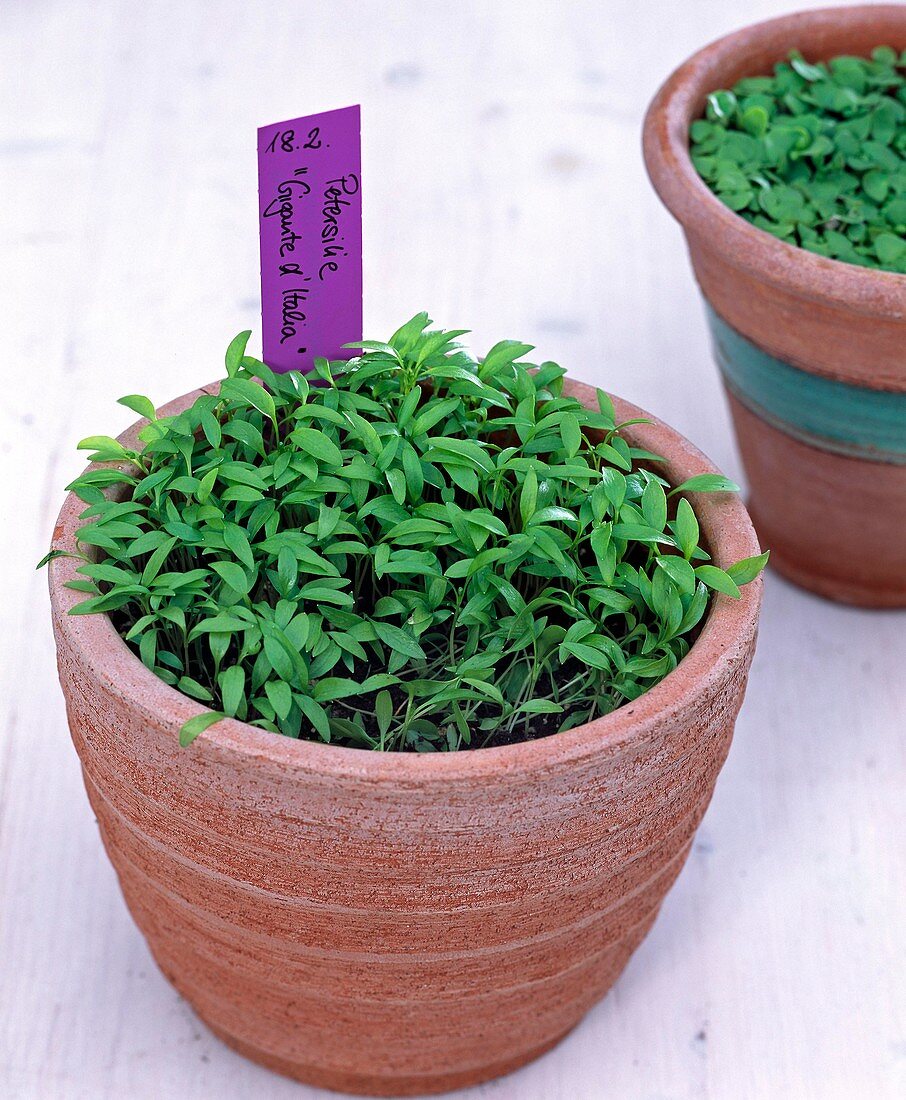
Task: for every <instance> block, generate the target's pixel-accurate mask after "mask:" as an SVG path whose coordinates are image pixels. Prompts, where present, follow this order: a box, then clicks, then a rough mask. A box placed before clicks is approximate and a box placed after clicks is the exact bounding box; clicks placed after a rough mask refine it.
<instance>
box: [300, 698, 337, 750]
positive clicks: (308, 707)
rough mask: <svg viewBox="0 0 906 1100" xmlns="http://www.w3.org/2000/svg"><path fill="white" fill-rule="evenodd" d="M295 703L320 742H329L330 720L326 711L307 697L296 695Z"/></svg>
mask: <svg viewBox="0 0 906 1100" xmlns="http://www.w3.org/2000/svg"><path fill="white" fill-rule="evenodd" d="M296 702H297V703H298V704H299V709H300V710H301V711H302V713H303V714H304V715H305V717H306V718H307V719H308V720H309V722H311V724H312V725H313V726H314V728H315V730H316V731H317V732H318V734H319V736H320V738H321V740H322V741H330V718H329V716H328V714H327V711H326V710H325V709H324V708H323V707H322V706H321V704H320V703H316V702H315V700H314V699H311V698H310V697H309V696H307V695H297V696H296Z"/></svg>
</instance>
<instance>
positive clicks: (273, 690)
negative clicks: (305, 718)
mask: <svg viewBox="0 0 906 1100" xmlns="http://www.w3.org/2000/svg"><path fill="white" fill-rule="evenodd" d="M264 694H265V695H266V696H267V698H268V701H269V702H270V705H271V706H272V707H273V708H274V713H275V714H276V715H277V717H278V718H282V719H284V720H285V719H287V718H288V717H289V712H290V711H291V710H292V707H293V693H292V689H291V688H290V686H289V684H287V683H285V682H284V681H283V680H268V681H267V683H266V684H265V685H264Z"/></svg>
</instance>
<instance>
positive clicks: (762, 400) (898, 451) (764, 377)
mask: <svg viewBox="0 0 906 1100" xmlns="http://www.w3.org/2000/svg"><path fill="white" fill-rule="evenodd" d="M706 313H707V316H708V324H709V326H710V328H711V337H712V341H713V346H714V356H715V358H716V359H717V364H718V366H719V367H720V369H721V372H722V374H723V376H724V381H725V382H726V385H727V389H729V390H730V392H731V393H732V394H733V396H734V397H736V398H737V399H738V400H739V401H740V402H741V403H742V404H743V405H746V406H747V407H748V408H749V409H751V411H752V412H754V413H757V414H758V415H759V416H760V417H762V418H763V419H764V420H766V421H767V422H768V423H769V424H772V425H773V426H774V427H775V428H778V429H779V430H780V431H784V432H786V433H787V434H788V435H792V436H794V437H796V438H797V439H800V440H801V441H802V442H803V443H807V444H809V445H810V446H813V447H822V448H824V450H828V451H834V452H836V453H838V454H844V455H848V456H849V457H851V458H864V459H869V460H871V461H873V462H894V463H901V464H906V393H893V392H890V391H888V390H871V389H868V388H867V387H864V386H851V385H849V384H848V383H846V382H836V381H834V380H833V379H831V378H823V377H821V376H820V375H817V374H810V373H809V372H808V371H804V370H800V369H799V368H798V367H794V366H792V365H791V364H790V363H785V362H783V360H781V359H775V358H774V356H773V355H769V354H768V353H767V352H766V351H762V350H761V348H759V347H758V346H757V345H755V344H753V343H752V342H751V341H750V340H748V339H747V338H746V337H745V336H742V335H740V333H738V332H737V331H736V330H735V329H733V328H731V327H730V326H729V325H728V324H727V323H726V321H724V320H722V319H721V318H720V317H718V316H717V314H716V313H715V312H714V310H713V309H712V308H711V307H710V306H707V308H706ZM903 354H904V360H906V348H904V352H903Z"/></svg>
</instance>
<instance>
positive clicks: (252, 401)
mask: <svg viewBox="0 0 906 1100" xmlns="http://www.w3.org/2000/svg"><path fill="white" fill-rule="evenodd" d="M220 396H221V397H224V398H233V399H234V400H237V401H239V402H240V403H242V404H244V405H248V406H250V407H251V408H253V409H257V410H258V411H259V412H260V413H263V414H264V415H265V416H266V417H268V419H270V420H273V421H275V422H276V419H277V411H276V408H275V406H274V399H273V397H271V395H270V394H269V393H268V392H267V390H266V389H265V388H264V387H263V386H259V385H258V383H257V382H251V381H249V379H247V378H233V377H230V378H228V379H227V380H226V381H225V382H224V383H223V385H222V386H221V387H220Z"/></svg>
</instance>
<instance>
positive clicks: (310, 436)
mask: <svg viewBox="0 0 906 1100" xmlns="http://www.w3.org/2000/svg"><path fill="white" fill-rule="evenodd" d="M293 442H294V443H296V444H297V445H298V446H299V448H300V449H301V450H303V451H304V452H305V453H306V454H310V455H311V456H312V457H313V458H316V459H317V460H318V461H319V462H326V463H327V464H328V465H330V466H342V464H343V455H342V453H341V451H340V448H339V447H338V446H337V445H336V443H333V442H332V441H331V440H330V439H329V438H328V437H327V436H326V435H325V434H324V432H322V431H319V430H318V429H317V428H296V429H295V430H294V431H293Z"/></svg>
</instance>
